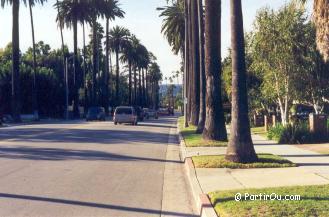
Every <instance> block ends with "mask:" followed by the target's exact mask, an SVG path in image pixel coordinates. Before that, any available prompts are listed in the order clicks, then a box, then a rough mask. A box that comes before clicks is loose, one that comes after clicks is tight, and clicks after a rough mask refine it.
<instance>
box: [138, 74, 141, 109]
mask: <svg viewBox="0 0 329 217" xmlns="http://www.w3.org/2000/svg"><path fill="white" fill-rule="evenodd" d="M138 105H139V106H142V79H141V68H139V70H138Z"/></svg>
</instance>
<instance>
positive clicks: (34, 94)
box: [29, 0, 46, 119]
mask: <svg viewBox="0 0 329 217" xmlns="http://www.w3.org/2000/svg"><path fill="white" fill-rule="evenodd" d="M45 1H46V0H39V2H38V3H41V4H43V3H44V2H45ZM35 3H37V1H34V0H29V11H30V19H31V29H32V48H33V88H32V108H33V112H34V118H35V119H39V115H38V113H39V112H38V100H37V82H36V74H37V58H36V53H35V35H34V22H33V12H32V7H33V6H34V4H35Z"/></svg>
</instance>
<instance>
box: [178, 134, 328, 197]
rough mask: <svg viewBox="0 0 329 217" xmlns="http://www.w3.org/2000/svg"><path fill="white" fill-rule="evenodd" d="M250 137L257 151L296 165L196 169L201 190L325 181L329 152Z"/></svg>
mask: <svg viewBox="0 0 329 217" xmlns="http://www.w3.org/2000/svg"><path fill="white" fill-rule="evenodd" d="M252 138H253V141H254V145H255V149H256V152H257V153H271V154H275V155H279V156H282V157H284V158H286V159H288V160H290V161H292V162H294V163H296V164H297V165H298V167H294V168H266V169H196V175H197V179H198V181H199V184H200V187H201V189H202V191H203V192H204V193H209V192H212V191H216V190H233V189H243V188H264V187H280V186H297V185H322V184H329V155H321V154H318V153H316V152H312V151H308V150H304V149H300V148H298V147H296V146H293V145H279V144H276V143H275V142H274V141H269V140H267V139H265V138H263V137H261V136H258V135H252ZM183 149H185V152H184V154H185V157H192V156H198V155H219V154H225V152H226V148H225V147H224V148H223V147H220V148H218V147H204V148H203V147H202V148H200V147H198V148H187V147H183Z"/></svg>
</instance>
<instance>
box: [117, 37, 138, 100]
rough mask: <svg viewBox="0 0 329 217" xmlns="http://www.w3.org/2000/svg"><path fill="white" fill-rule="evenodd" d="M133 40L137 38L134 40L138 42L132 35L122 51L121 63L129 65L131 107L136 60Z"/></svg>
mask: <svg viewBox="0 0 329 217" xmlns="http://www.w3.org/2000/svg"><path fill="white" fill-rule="evenodd" d="M132 38H135V39H134V40H137V38H136V36H135V35H132V36H131V38H130V39H129V40H128V41H127V43H126V45H125V46H124V48H123V50H122V56H121V61H122V62H126V63H127V64H128V71H129V78H128V86H129V87H128V88H129V90H128V98H129V99H128V102H129V105H132V64H133V62H134V58H135V52H136V51H135V49H134V46H133V43H132Z"/></svg>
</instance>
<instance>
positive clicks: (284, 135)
mask: <svg viewBox="0 0 329 217" xmlns="http://www.w3.org/2000/svg"><path fill="white" fill-rule="evenodd" d="M267 137H268V139H273V140H275V141H277V142H278V143H280V144H305V143H317V142H325V141H328V135H319V134H314V133H311V132H310V130H309V127H308V124H307V122H298V123H295V124H287V125H286V126H283V125H281V124H278V125H276V126H275V127H272V128H270V129H269V131H268V133H267Z"/></svg>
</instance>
